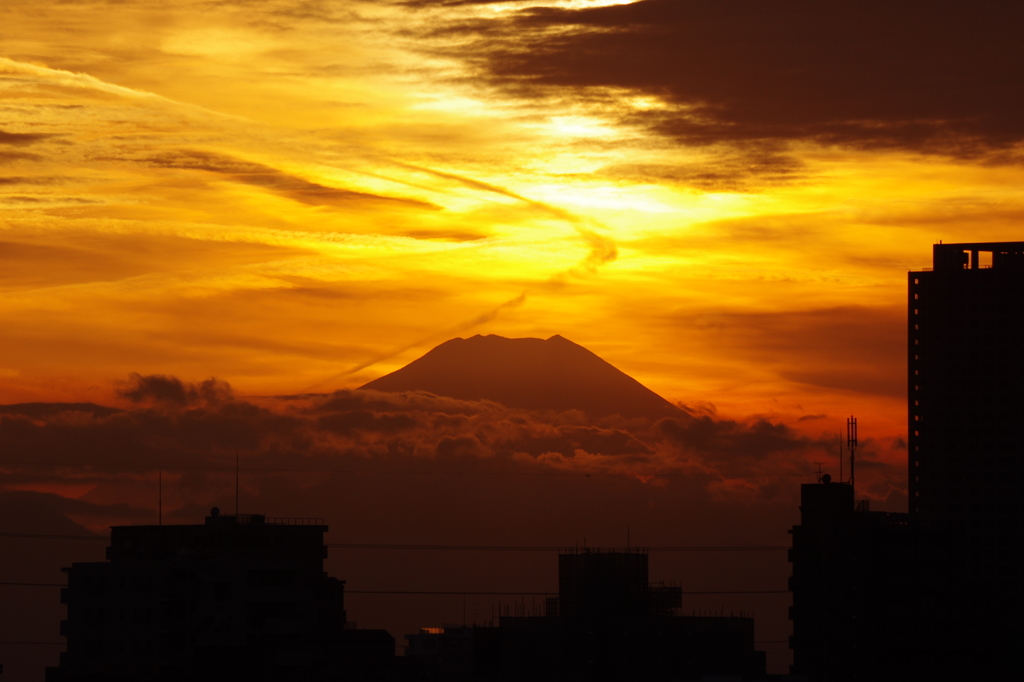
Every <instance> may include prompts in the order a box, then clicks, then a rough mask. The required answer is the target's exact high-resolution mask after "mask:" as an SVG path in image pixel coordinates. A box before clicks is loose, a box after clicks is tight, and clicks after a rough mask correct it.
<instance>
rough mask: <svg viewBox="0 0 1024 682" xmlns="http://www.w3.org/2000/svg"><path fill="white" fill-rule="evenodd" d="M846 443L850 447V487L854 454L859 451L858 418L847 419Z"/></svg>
mask: <svg viewBox="0 0 1024 682" xmlns="http://www.w3.org/2000/svg"><path fill="white" fill-rule="evenodd" d="M846 445H847V447H848V448H850V487H851V488H853V485H854V478H853V456H854V454H855V453H856V452H857V418H856V417H852V416H851V417H850V418H849V419H847V420H846Z"/></svg>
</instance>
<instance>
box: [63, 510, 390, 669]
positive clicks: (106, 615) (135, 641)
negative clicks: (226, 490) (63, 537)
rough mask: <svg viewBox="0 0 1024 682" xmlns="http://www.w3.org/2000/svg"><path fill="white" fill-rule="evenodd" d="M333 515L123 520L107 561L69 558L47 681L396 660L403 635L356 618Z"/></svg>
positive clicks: (380, 665) (372, 665)
mask: <svg viewBox="0 0 1024 682" xmlns="http://www.w3.org/2000/svg"><path fill="white" fill-rule="evenodd" d="M326 531H327V526H326V525H324V523H323V520H322V519H273V518H267V517H265V516H263V515H259V514H252V515H236V516H225V515H221V514H219V512H218V510H217V508H216V507H215V508H214V509H213V510H212V511H211V514H210V516H208V517H206V522H205V523H204V524H202V525H173V526H172V525H166V526H165V525H158V526H116V527H114V528H112V529H111V542H110V547H109V548H108V549H107V559H108V561H105V562H92V563H75V564H72V566H71V567H70V568H67V569H64V570H65V571H66V573H67V575H68V586H67V588H65V589H64V590H62V594H61V600H62V601H63V602H64V603H65V604H67V609H68V613H67V620H65V621H63V622H62V623H61V634H62V635H64V636H65V637H67V651H66V652H65V653H63V654H61V661H60V666H59V667H58V668H50V669H48V670H47V680H49V681H53V682H56V681H59V680H129V679H131V680H182V679H198V680H205V679H211V680H213V679H216V680H224V679H246V680H274V681H275V682H277V681H285V680H326V679H339V677H340V676H347V677H348V678H351V677H353V676H358V677H370V676H371V674H376V673H377V672H379V671H382V670H384V669H386V667H387V664H388V660H389V659H391V658H393V656H394V639H393V638H391V636H390V635H388V633H386V632H384V631H355V630H350V629H347V628H346V614H345V607H344V591H345V583H344V582H343V581H341V580H338V579H336V578H332V577H328V576H327V574H326V573H325V572H324V570H323V560H324V558H325V557H326V555H327V548H326V546H325V545H324V542H323V535H324V533H325V532H326Z"/></svg>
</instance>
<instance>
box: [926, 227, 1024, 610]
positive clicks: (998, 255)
mask: <svg viewBox="0 0 1024 682" xmlns="http://www.w3.org/2000/svg"><path fill="white" fill-rule="evenodd" d="M933 248H934V251H933V268H932V269H931V270H923V271H916V272H911V273H909V287H908V289H909V315H908V323H909V324H908V369H909V374H908V389H909V395H908V405H909V410H908V411H909V426H908V428H909V448H910V452H909V472H908V473H909V485H910V513H911V514H912V515H913V516H914V517H915V518H916V519H919V520H921V521H922V522H927V523H932V524H939V525H941V526H943V527H945V528H947V529H948V532H949V533H950V534H951V541H952V542H955V544H956V547H957V551H956V552H955V554H954V556H952V557H951V561H954V562H955V563H956V564H958V568H959V569H961V570H962V571H963V572H964V575H963V578H964V579H965V580H968V581H970V582H971V584H972V585H975V586H978V587H983V586H989V587H992V588H996V589H1006V588H1007V587H1009V586H1010V585H1015V584H1017V583H1018V582H1019V580H1020V578H1021V575H1022V571H1024V562H1022V558H1024V553H1022V548H1021V540H1022V537H1024V536H1022V524H1024V478H1022V476H1024V242H998V243H977V244H936V245H935V246H934V247H933ZM1018 592H1019V591H1018ZM1018 596H1019V594H1018Z"/></svg>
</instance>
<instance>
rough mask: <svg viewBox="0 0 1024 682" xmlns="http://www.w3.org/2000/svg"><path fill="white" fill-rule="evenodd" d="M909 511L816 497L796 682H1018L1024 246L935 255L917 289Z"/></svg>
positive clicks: (971, 246)
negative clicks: (875, 509)
mask: <svg viewBox="0 0 1024 682" xmlns="http://www.w3.org/2000/svg"><path fill="white" fill-rule="evenodd" d="M908 277H909V280H908V298H909V300H908V316H907V317H908V320H907V322H908V334H907V340H908V363H907V364H908V387H907V388H908V429H909V433H908V478H909V481H908V483H909V486H908V491H909V513H908V514H905V515H902V514H886V515H878V514H872V513H871V512H867V511H866V510H863V511H858V508H857V505H855V503H854V500H853V490H852V488H851V486H849V485H846V484H843V483H825V484H821V483H819V484H810V485H804V486H803V487H802V490H801V524H800V525H799V526H796V527H795V528H793V530H792V533H793V549H792V550H791V553H790V560H791V561H792V563H793V577H792V579H791V589H792V591H793V607H792V610H791V618H792V619H793V637H792V640H791V646H792V649H793V657H794V665H793V672H794V673H795V674H798V675H801V676H806V677H808V678H809V679H812V680H847V679H907V680H912V679H919V680H961V679H1004V678H1005V679H1016V678H1018V677H1020V676H1022V675H1024V667H1022V665H1021V661H1022V660H1024V657H1022V655H1021V653H1020V652H1021V645H1022V643H1024V630H1022V621H1021V618H1020V613H1021V609H1022V608H1024V600H1022V592H1024V590H1022V580H1021V578H1022V577H1024V561H1022V552H1021V541H1022V539H1024V533H1022V526H1024V479H1022V474H1024V444H1022V441H1021V436H1022V435H1024V242H995V243H968V244H936V245H934V247H933V267H932V268H931V269H925V270H920V271H912V272H910V273H909V275H908Z"/></svg>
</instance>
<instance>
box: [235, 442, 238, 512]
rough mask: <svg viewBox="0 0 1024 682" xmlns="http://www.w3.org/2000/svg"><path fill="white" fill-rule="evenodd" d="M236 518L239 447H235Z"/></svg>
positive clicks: (236, 508)
mask: <svg viewBox="0 0 1024 682" xmlns="http://www.w3.org/2000/svg"><path fill="white" fill-rule="evenodd" d="M235 518H238V448H235Z"/></svg>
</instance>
